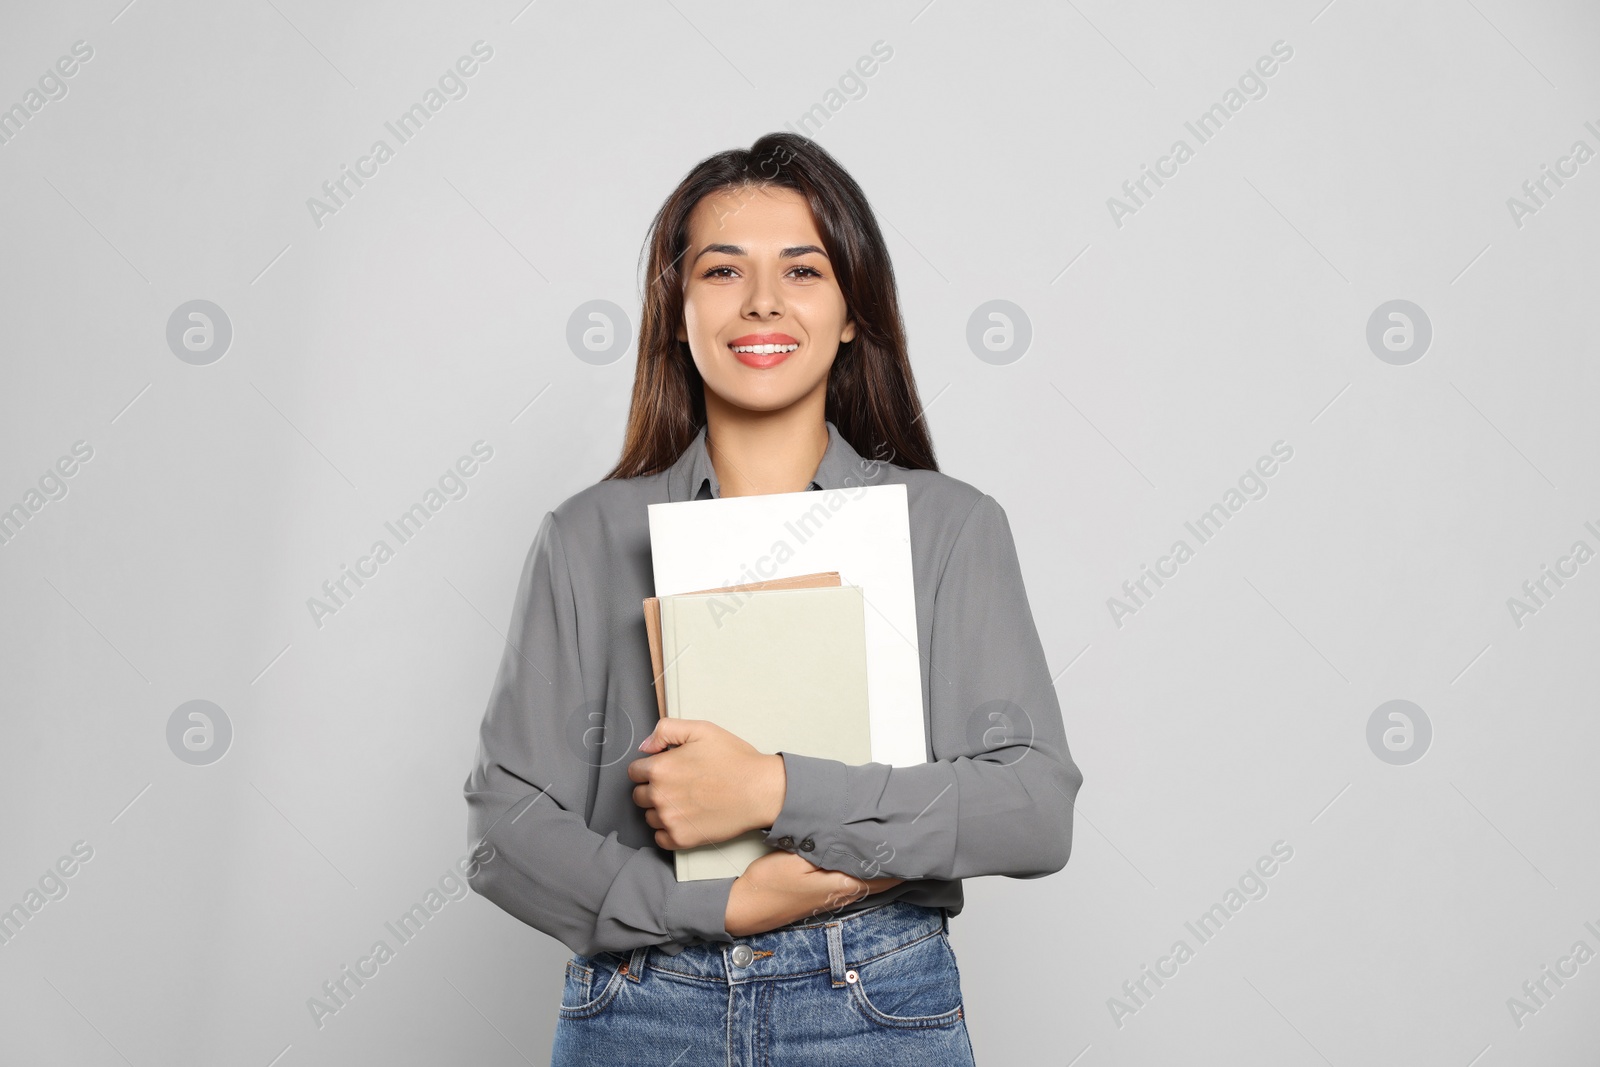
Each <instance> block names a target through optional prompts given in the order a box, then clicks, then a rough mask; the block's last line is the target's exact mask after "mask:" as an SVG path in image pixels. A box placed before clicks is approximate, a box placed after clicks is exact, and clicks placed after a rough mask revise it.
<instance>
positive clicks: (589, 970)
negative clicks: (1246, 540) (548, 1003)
mask: <svg viewBox="0 0 1600 1067" xmlns="http://www.w3.org/2000/svg"><path fill="white" fill-rule="evenodd" d="M621 967H622V959H621V957H619V956H617V955H616V954H615V953H611V952H602V953H599V954H598V955H595V956H573V957H572V958H571V959H569V960H568V961H567V974H566V981H565V983H564V984H563V985H562V988H561V1009H560V1015H561V1018H563V1019H588V1018H592V1017H593V1016H596V1015H599V1014H600V1013H601V1012H602V1011H604V1010H605V1009H606V1006H607V1005H609V1004H610V1003H611V1002H612V1001H613V1000H615V999H616V996H617V992H618V990H620V989H621V988H622V983H623V982H625V981H627V976H626V975H624V974H623V973H622V971H621Z"/></svg>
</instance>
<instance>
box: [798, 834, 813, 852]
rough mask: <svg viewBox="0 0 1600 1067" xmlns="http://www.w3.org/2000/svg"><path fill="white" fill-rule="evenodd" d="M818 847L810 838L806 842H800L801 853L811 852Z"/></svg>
mask: <svg viewBox="0 0 1600 1067" xmlns="http://www.w3.org/2000/svg"><path fill="white" fill-rule="evenodd" d="M816 847H817V843H816V842H815V841H813V840H811V838H809V837H808V838H806V839H805V840H804V841H802V842H800V851H801V852H810V851H811V850H812V849H814V848H816Z"/></svg>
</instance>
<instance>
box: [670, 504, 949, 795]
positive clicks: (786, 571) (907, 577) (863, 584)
mask: <svg viewBox="0 0 1600 1067" xmlns="http://www.w3.org/2000/svg"><path fill="white" fill-rule="evenodd" d="M649 512H650V553H651V558H652V567H653V569H654V573H655V593H656V596H658V597H664V596H673V595H676V594H679V593H689V592H695V591H698V590H703V589H724V588H727V587H728V586H731V585H740V584H744V583H748V582H752V581H758V580H761V579H766V578H787V577H792V576H795V575H801V574H811V573H815V572H817V571H838V572H839V576H840V580H841V581H842V582H844V583H845V584H847V585H853V586H857V587H859V588H860V590H861V596H862V600H863V607H864V613H865V619H864V627H865V632H866V642H867V693H868V706H869V712H870V718H871V724H872V762H874V763H884V764H888V765H889V766H891V767H912V766H916V765H917V764H920V763H925V762H927V760H928V739H927V731H926V729H925V727H924V725H923V718H922V659H921V656H920V654H919V652H918V648H917V598H916V587H915V585H914V584H913V581H912V573H911V524H910V518H909V514H908V511H907V508H906V487H905V486H903V485H873V486H853V487H851V488H848V489H823V490H808V491H805V492H799V493H765V494H758V495H755V496H737V497H720V498H714V499H710V500H684V501H678V502H676V503H666V504H651V505H650V506H649ZM727 595H728V596H730V597H732V598H733V599H734V601H735V602H737V599H738V597H739V596H740V594H738V593H730V594H727Z"/></svg>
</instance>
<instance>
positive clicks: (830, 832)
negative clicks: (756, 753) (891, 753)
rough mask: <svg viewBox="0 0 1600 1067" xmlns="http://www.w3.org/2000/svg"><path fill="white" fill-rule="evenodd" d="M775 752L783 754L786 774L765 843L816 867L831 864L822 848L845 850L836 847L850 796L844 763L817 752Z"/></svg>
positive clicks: (837, 850)
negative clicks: (776, 810)
mask: <svg viewBox="0 0 1600 1067" xmlns="http://www.w3.org/2000/svg"><path fill="white" fill-rule="evenodd" d="M778 754H779V755H780V756H782V757H783V773H784V778H785V785H784V791H783V807H782V808H781V809H780V810H779V811H778V817H777V818H776V819H774V820H773V822H772V828H771V829H770V830H768V831H767V838H766V841H767V844H768V845H770V846H771V847H773V848H781V849H784V850H785V851H787V852H794V853H797V854H799V855H801V856H804V857H806V858H807V859H809V860H810V861H811V862H812V863H815V864H816V865H817V866H819V867H824V866H831V865H832V862H833V861H832V860H831V859H830V862H829V863H827V864H824V863H822V862H821V857H822V854H823V853H824V852H827V851H828V850H830V849H833V850H834V851H836V852H841V851H847V850H843V849H839V848H836V847H835V846H836V844H837V842H838V839H839V831H840V829H841V828H842V826H843V824H844V816H845V811H846V810H847V806H848V803H849V799H850V798H849V788H848V785H847V782H846V772H845V765H844V764H843V763H841V762H840V761H839V760H835V759H822V758H820V757H818V756H801V755H798V754H796V753H793V752H780V753H778ZM847 858H848V857H847ZM834 869H838V868H834ZM851 873H855V872H851Z"/></svg>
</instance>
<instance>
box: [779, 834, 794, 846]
mask: <svg viewBox="0 0 1600 1067" xmlns="http://www.w3.org/2000/svg"><path fill="white" fill-rule="evenodd" d="M778 847H779V848H794V838H792V837H790V836H789V835H788V834H785V835H783V836H782V837H780V838H778Z"/></svg>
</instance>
